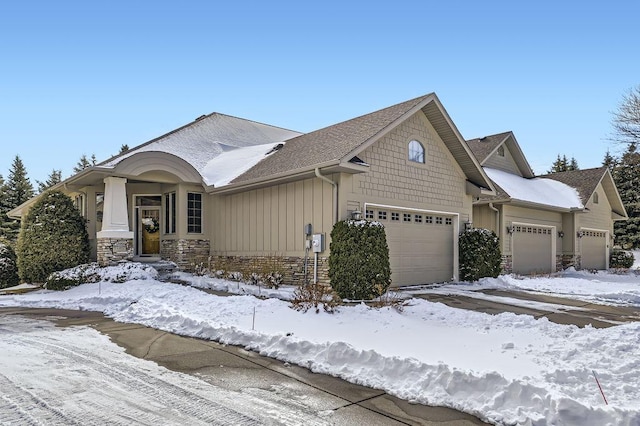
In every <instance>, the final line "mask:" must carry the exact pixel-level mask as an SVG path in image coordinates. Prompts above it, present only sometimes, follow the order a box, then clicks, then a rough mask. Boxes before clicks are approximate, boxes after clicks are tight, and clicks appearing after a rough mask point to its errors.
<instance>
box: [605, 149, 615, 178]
mask: <svg viewBox="0 0 640 426" xmlns="http://www.w3.org/2000/svg"><path fill="white" fill-rule="evenodd" d="M617 164H618V160H617V159H616V158H615V157H614V156H612V155H611V153H610V152H609V150H607V153H606V154H605V155H604V158H603V159H602V165H603V166H607V167H608V168H609V171H610V172H611V173H613V170H614V169H615V168H616V165H617Z"/></svg>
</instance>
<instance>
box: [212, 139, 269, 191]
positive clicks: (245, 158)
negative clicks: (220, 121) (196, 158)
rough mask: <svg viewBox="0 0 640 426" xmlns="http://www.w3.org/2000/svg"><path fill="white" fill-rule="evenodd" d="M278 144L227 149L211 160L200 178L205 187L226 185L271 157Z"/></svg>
mask: <svg viewBox="0 0 640 426" xmlns="http://www.w3.org/2000/svg"><path fill="white" fill-rule="evenodd" d="M278 145H280V144H279V143H271V144H264V145H255V146H247V147H243V148H236V147H228V148H227V150H225V151H224V152H222V153H221V154H220V155H218V156H216V157H214V158H212V159H211V160H209V161H208V162H207V164H206V165H205V167H204V168H203V170H202V172H201V173H200V174H201V175H202V178H203V179H204V182H205V183H206V184H207V185H213V186H214V187H216V188H219V187H221V186H225V185H228V184H229V182H231V181H232V180H234V179H235V178H237V177H238V176H240V175H241V174H242V173H244V172H246V171H247V170H249V169H250V168H251V167H253V166H255V165H256V164H258V163H259V162H260V161H261V160H263V159H264V158H266V157H267V154H269V155H271V154H272V153H273V152H275V151H276V150H275V149H274V148H275V147H276V146H278Z"/></svg>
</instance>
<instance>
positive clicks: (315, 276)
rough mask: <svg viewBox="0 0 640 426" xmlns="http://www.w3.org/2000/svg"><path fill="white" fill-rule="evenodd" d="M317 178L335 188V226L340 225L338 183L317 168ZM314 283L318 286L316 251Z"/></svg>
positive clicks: (315, 257) (316, 256) (314, 254)
mask: <svg viewBox="0 0 640 426" xmlns="http://www.w3.org/2000/svg"><path fill="white" fill-rule="evenodd" d="M315 173H316V177H317V178H318V179H322V180H323V181H325V182H327V183H330V184H331V186H333V224H334V225H335V224H336V223H338V216H339V215H338V212H339V210H338V183H337V182H334V181H332V180H331V179H329V178H328V177H326V176H324V175H322V174H321V173H320V168H319V167H316V169H315ZM313 283H314V284H318V252H317V251H314V253H313Z"/></svg>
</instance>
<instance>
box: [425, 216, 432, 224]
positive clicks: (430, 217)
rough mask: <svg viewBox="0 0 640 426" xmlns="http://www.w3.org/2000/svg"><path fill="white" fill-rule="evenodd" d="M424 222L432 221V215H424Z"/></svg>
mask: <svg viewBox="0 0 640 426" xmlns="http://www.w3.org/2000/svg"><path fill="white" fill-rule="evenodd" d="M424 223H433V216H425V217H424Z"/></svg>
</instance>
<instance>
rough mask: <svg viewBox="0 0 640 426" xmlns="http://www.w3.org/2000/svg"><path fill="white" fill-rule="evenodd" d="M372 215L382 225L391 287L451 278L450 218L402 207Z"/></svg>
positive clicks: (451, 223)
mask: <svg viewBox="0 0 640 426" xmlns="http://www.w3.org/2000/svg"><path fill="white" fill-rule="evenodd" d="M376 217H377V218H378V220H380V221H381V222H382V223H383V224H384V225H385V227H386V234H387V244H388V245H389V262H390V264H391V280H392V284H391V285H392V286H394V287H397V286H403V285H415V284H429V283H438V282H447V281H451V279H452V278H453V250H454V240H453V238H454V232H453V221H454V217H450V216H444V215H432V214H425V213H415V212H408V211H402V210H396V211H394V210H386V211H376Z"/></svg>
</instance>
